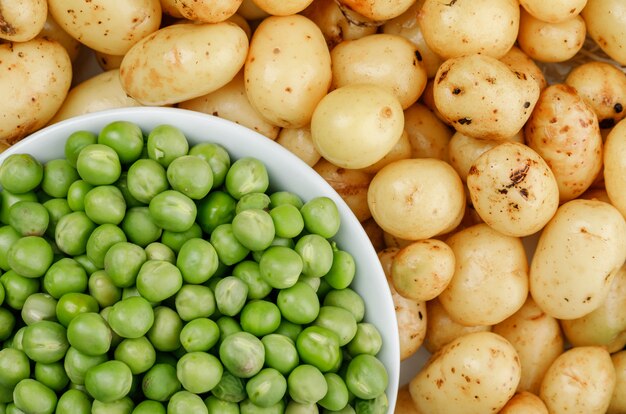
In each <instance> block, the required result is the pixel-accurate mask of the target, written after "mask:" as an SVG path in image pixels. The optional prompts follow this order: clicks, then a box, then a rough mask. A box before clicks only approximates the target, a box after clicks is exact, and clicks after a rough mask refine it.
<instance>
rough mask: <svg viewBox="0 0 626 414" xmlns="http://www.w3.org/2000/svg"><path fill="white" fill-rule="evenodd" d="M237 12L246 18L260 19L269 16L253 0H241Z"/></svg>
mask: <svg viewBox="0 0 626 414" xmlns="http://www.w3.org/2000/svg"><path fill="white" fill-rule="evenodd" d="M237 13H239V14H240V15H241V16H242V17H243V18H244V19H246V20H262V19H264V18H266V17H267V16H269V14H268V13H267V12H266V11H264V10H262V9H261V8H259V6H257V5H256V3H255V2H254V1H253V0H243V1H242V2H241V6H239V9H238V10H237Z"/></svg>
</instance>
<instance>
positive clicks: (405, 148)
mask: <svg viewBox="0 0 626 414" xmlns="http://www.w3.org/2000/svg"><path fill="white" fill-rule="evenodd" d="M412 152H413V148H412V147H411V143H410V142H409V135H408V134H407V133H406V131H403V132H402V135H400V139H399V140H398V142H396V145H394V146H393V148H392V149H390V150H389V152H388V153H387V155H385V156H384V157H382V158H381V159H380V160H379V161H377V162H375V163H374V164H372V165H370V166H367V167H364V168H361V169H360V170H361V171H363V172H366V173H370V174H376V173H377V172H378V171H380V170H382V168H383V167H384V166H386V165H388V164H391V163H392V162H394V161H399V160H405V159H407V158H411V156H412Z"/></svg>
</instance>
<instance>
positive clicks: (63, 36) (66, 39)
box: [37, 13, 82, 62]
mask: <svg viewBox="0 0 626 414" xmlns="http://www.w3.org/2000/svg"><path fill="white" fill-rule="evenodd" d="M37 36H38V37H41V38H44V39H48V40H55V41H57V42H59V43H60V44H61V46H63V47H64V48H65V50H66V51H67V54H68V56H69V57H70V60H71V61H72V62H74V61H75V60H76V58H77V57H78V53H79V52H80V49H81V46H82V44H81V43H80V42H79V41H78V40H76V39H74V38H73V37H72V36H70V35H69V33H67V32H66V31H65V30H63V28H62V27H61V26H59V24H58V23H57V22H55V21H54V18H53V17H52V15H50V14H49V13H48V17H47V19H46V22H45V23H44V25H43V28H42V29H41V31H40V32H39V34H38V35H37Z"/></svg>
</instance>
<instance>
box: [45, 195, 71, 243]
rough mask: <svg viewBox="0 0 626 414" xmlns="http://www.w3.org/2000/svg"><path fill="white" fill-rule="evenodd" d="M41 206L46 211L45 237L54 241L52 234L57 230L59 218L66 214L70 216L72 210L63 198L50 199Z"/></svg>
mask: <svg viewBox="0 0 626 414" xmlns="http://www.w3.org/2000/svg"><path fill="white" fill-rule="evenodd" d="M43 206H44V207H45V208H46V210H47V211H48V227H47V228H46V233H45V234H46V236H48V237H50V238H52V239H54V234H55V231H56V228H57V224H58V223H59V220H60V219H61V217H63V216H65V215H66V214H70V213H71V212H72V209H71V208H70V205H69V204H68V202H67V200H66V199H64V198H52V199H50V200H48V201H46V202H44V203H43Z"/></svg>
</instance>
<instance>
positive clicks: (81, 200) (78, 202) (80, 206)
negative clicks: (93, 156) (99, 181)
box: [67, 180, 93, 211]
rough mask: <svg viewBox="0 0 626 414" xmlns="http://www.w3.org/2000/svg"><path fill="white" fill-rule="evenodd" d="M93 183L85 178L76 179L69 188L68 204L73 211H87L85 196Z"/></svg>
mask: <svg viewBox="0 0 626 414" xmlns="http://www.w3.org/2000/svg"><path fill="white" fill-rule="evenodd" d="M91 189H93V185H91V184H89V183H88V182H87V181H85V180H76V181H74V182H73V183H72V184H71V185H70V188H69V189H68V190H67V204H68V205H69V207H70V209H72V211H85V196H86V195H87V193H88V192H89V191H90V190H91Z"/></svg>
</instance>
